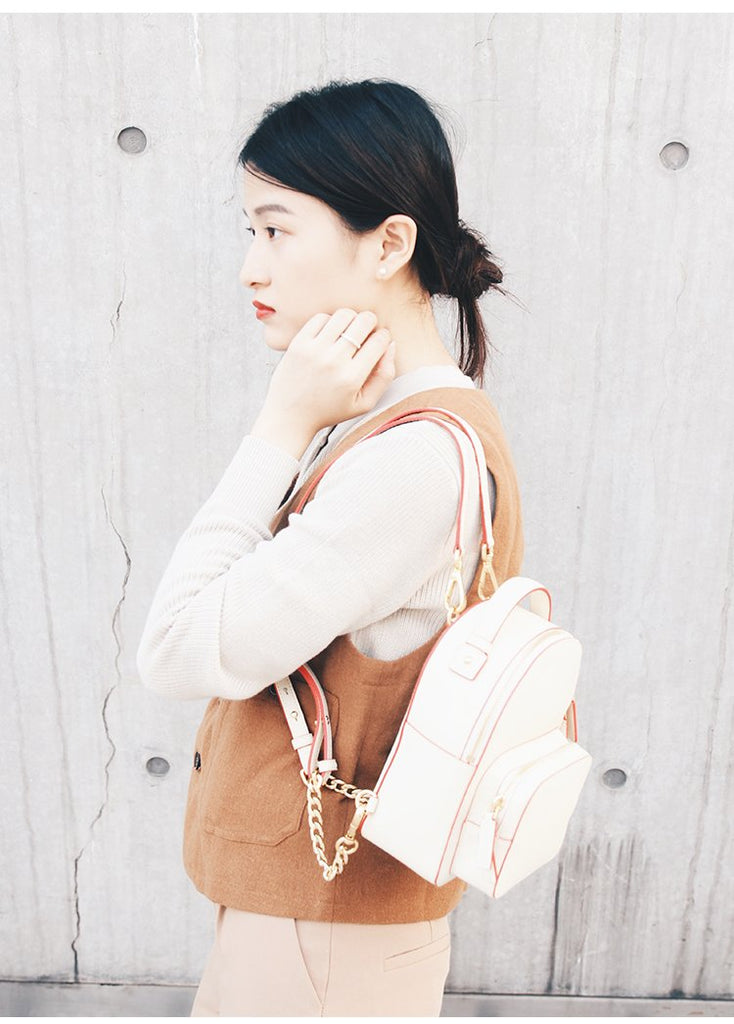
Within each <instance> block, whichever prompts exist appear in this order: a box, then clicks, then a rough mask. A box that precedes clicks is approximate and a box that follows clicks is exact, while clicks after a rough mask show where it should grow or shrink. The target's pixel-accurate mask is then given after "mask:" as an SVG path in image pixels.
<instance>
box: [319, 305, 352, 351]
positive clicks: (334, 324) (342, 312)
mask: <svg viewBox="0 0 734 1024" xmlns="http://www.w3.org/2000/svg"><path fill="white" fill-rule="evenodd" d="M356 316H357V312H356V310H354V309H337V310H336V312H335V313H333V314H332V315H331V317H330V318H329V321H328V323H326V324H324V326H323V327H322V328H321V330H320V331H319V333H318V336H317V340H318V341H321V342H323V343H324V344H325V345H333V344H334V342H335V341H336V339H337V338H338V337H339V335H340V334H341V333H342V332H343V331H345V330H346V329H347V327H349V325H350V324H351V323H352V321H353V320H354V319H355V317H356Z"/></svg>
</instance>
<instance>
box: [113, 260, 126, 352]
mask: <svg viewBox="0 0 734 1024" xmlns="http://www.w3.org/2000/svg"><path fill="white" fill-rule="evenodd" d="M126 286H127V277H126V275H125V264H124V263H123V264H122V295H121V296H120V301H119V302H118V303H117V309H116V310H115V312H114V313H113V314H112V316H111V317H110V327H111V328H112V342H111V343H110V347H112V345H114V343H115V341H116V339H117V325H118V324H119V322H120V310H121V309H122V304H123V302H124V301H125V288H126Z"/></svg>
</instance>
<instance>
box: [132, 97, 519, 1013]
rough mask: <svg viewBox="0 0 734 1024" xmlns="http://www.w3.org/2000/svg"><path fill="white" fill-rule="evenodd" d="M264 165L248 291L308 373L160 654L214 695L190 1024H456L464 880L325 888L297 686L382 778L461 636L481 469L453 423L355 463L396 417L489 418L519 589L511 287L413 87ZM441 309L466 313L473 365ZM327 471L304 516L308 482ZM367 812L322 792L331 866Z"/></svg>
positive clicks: (345, 746) (409, 434)
mask: <svg viewBox="0 0 734 1024" xmlns="http://www.w3.org/2000/svg"><path fill="white" fill-rule="evenodd" d="M239 164H240V165H241V167H242V184H243V201H244V212H245V215H246V217H247V218H248V221H249V225H250V232H251V234H252V241H251V243H250V247H249V249H248V251H247V254H246V257H245V261H244V264H243V266H242V270H241V272H240V279H241V282H242V284H243V285H244V286H245V287H246V288H249V289H251V290H252V295H253V305H254V307H255V315H256V316H257V318H258V320H259V321H260V322H261V324H262V326H263V331H264V341H265V344H267V345H268V346H269V347H270V348H271V349H274V350H276V351H280V352H283V353H284V354H283V357H282V359H281V360H280V362H279V363H278V366H277V368H276V369H275V371H274V373H273V375H272V378H271V381H270V385H269V390H268V392H267V397H266V399H265V403H264V405H263V407H262V409H261V410H260V412H259V415H258V416H257V417H256V418H255V420H254V423H253V425H252V427H251V429H250V431H249V433H248V434H247V435H246V436H245V437H244V438H243V439H242V442H241V444H240V446H239V448H238V450H237V452H236V453H235V455H234V458H233V459H232V461H231V463H230V464H229V466H228V467H227V469H226V471H225V473H224V475H223V477H222V479H221V481H220V482H219V484H218V485H217V487H216V488H215V490H214V492H213V494H212V495H211V497H210V498H209V499H208V501H207V502H206V503H205V504H204V506H203V507H202V508H201V509H200V511H199V512H198V513H197V514H196V515H195V517H194V519H193V520H192V522H191V524H190V525H189V527H188V529H187V530H186V531H185V533H184V535H183V536H182V538H181V539H180V541H179V542H178V545H177V546H176V549H175V551H174V553H173V556H172V558H171V561H170V564H169V565H168V567H167V569H166V571H165V573H164V576H163V578H162V580H161V582H160V584H159V587H158V590H157V592H156V595H155V598H154V601H153V604H152V607H151V610H150V613H149V616H148V621H147V623H146V626H145V631H144V634H143V637H142V640H141V643H140V647H139V651H138V659H137V660H138V667H139V670H140V674H141V678H142V680H143V682H144V684H145V685H147V686H149V687H151V688H152V689H154V690H156V691H158V692H159V693H162V694H168V695H170V696H172V697H176V698H182V699H187V698H202V697H209V698H211V699H210V701H209V704H208V706H207V709H206V713H205V715H204V719H203V721H202V723H201V726H200V728H199V730H198V733H197V736H196V741H195V745H194V750H193V763H192V770H191V780H190V786H189V797H188V804H187V808H186V822H185V836H184V863H185V866H186V870H187V872H188V874H189V876H190V877H191V879H192V880H193V882H194V884H195V885H196V887H197V888H198V889H199V890H200V891H201V892H203V893H204V894H205V895H206V896H207V897H208V898H209V899H210V900H212V902H213V903H215V904H216V905H217V907H218V911H217V921H216V938H215V942H214V946H213V948H212V951H211V954H210V956H209V959H208V961H207V964H206V968H205V971H204V976H203V978H202V981H201V984H200V986H199V990H198V993H197V997H196V1000H195V1003H194V1008H193V1011H192V1015H195V1016H199V1015H201V1016H203V1015H213V1016H216V1015H246V1016H255V1015H272V1016H288V1015H293V1016H339V1015H359V1016H389V1015H403V1016H406V1015H417V1016H438V1014H439V1012H440V1007H441V1000H442V994H443V987H444V982H445V980H446V976H447V973H448V969H449V954H450V934H449V927H448V919H447V915H448V913H449V911H450V910H452V909H453V908H454V907H455V906H456V904H457V903H458V901H459V899H460V897H461V894H462V892H463V890H464V885H463V883H462V882H460V881H459V880H455V881H453V882H449V883H448V884H447V885H445V886H441V887H440V888H439V887H436V886H433V885H431V884H430V883H428V882H425V881H424V880H423V879H421V878H419V877H418V876H417V875H416V874H414V873H413V872H412V871H410V870H409V869H408V868H406V867H404V866H403V865H401V864H400V863H398V861H397V860H395V859H394V858H392V857H390V856H388V855H387V854H386V853H384V852H383V851H381V850H380V849H378V848H377V847H376V846H374V845H373V844H370V843H369V842H368V841H367V840H366V839H362V840H361V841H360V842H359V848H358V849H357V850H356V851H355V852H354V853H353V854H352V856H351V858H350V860H349V862H348V863H347V864H346V865H345V866H344V869H343V871H342V872H341V873H337V874H336V877H334V878H333V879H332V880H329V881H327V880H325V877H324V874H323V873H322V870H321V868H320V867H319V866H318V864H317V862H316V859H315V856H314V851H313V848H312V847H313V843H312V836H311V835H310V833H309V825H308V820H307V816H306V814H305V803H306V800H305V789H304V785H303V781H302V779H301V777H300V774H299V772H300V763H299V759H298V756H297V754H296V751H295V750H294V749H293V746H292V744H291V734H290V732H289V730H288V727H287V724H286V721H285V718H284V715H283V710H282V708H281V707H280V704H279V701H278V699H277V697H276V694H275V692H274V688H273V686H272V684H274V683H275V682H278V681H280V680H283V679H287V678H288V677H289V676H291V679H292V682H293V685H294V688H295V689H296V690H297V692H298V693H299V696H300V698H301V700H302V703H303V704H304V709H305V710H306V713H307V718H308V717H309V699H310V697H309V693H308V690H307V688H306V687H305V686H304V685H303V683H302V681H301V680H300V678H299V677H298V674H297V670H298V668H299V667H300V666H302V665H303V664H304V663H305V662H307V661H308V663H309V666H310V667H311V668H312V669H313V671H314V672H315V673H316V675H317V677H318V678H319V680H320V681H321V683H322V685H323V687H324V689H325V691H326V693H327V697H328V701H329V709H330V714H331V720H332V727H333V733H334V744H335V750H334V756H335V758H336V759H337V762H338V765H339V771H338V776H339V778H341V779H344V781H346V782H349V783H354V784H355V785H358V786H360V787H370V786H372V785H374V783H375V781H376V779H377V776H378V774H379V771H380V769H381V768H382V765H383V763H384V761H385V758H386V756H387V753H388V751H389V750H390V747H391V745H392V741H393V739H394V737H395V735H396V732H397V729H398V726H399V723H400V720H401V718H402V716H403V714H404V712H405V709H406V707H407V704H408V701H409V699H410V693H411V690H412V687H413V684H414V682H415V680H416V678H417V676H418V674H419V672H420V668H421V666H422V664H423V662H424V661H425V659H426V657H427V656H428V654H429V652H430V649H431V647H432V646H433V643H434V642H435V640H436V638H437V637H438V635H439V634H440V633H441V632H442V630H443V628H444V626H445V625H446V604H445V596H446V593H447V585H448V583H449V579H450V575H451V571H452V568H453V566H454V534H455V524H456V518H457V512H458V505H459V488H460V458H459V453H458V452H457V450H456V447H455V445H454V442H453V440H452V439H451V437H450V436H449V435H448V434H447V433H446V432H445V431H444V430H443V429H442V428H441V427H440V426H438V425H437V424H435V423H431V422H428V421H425V420H423V421H415V422H407V423H402V424H399V425H398V426H394V427H391V428H390V429H387V430H384V431H383V432H382V433H380V434H378V435H376V436H374V437H370V438H368V439H366V440H365V441H363V442H362V443H360V444H357V441H358V440H359V439H360V438H361V437H363V436H364V435H365V434H367V433H369V432H371V430H372V429H373V428H374V427H376V426H378V425H380V424H381V423H384V422H386V421H388V420H389V419H390V418H391V417H392V416H394V415H395V414H396V413H399V412H403V411H406V410H409V409H415V408H421V407H425V406H440V407H441V408H445V409H449V410H450V411H452V412H453V413H456V414H458V415H460V416H462V417H463V418H464V419H465V420H467V421H468V422H470V423H471V425H472V426H473V427H474V429H475V430H476V432H477V434H478V435H479V437H480V439H481V441H482V445H483V447H484V450H485V455H486V463H487V472H488V482H489V484H490V494H491V497H492V513H493V531H494V536H495V559H494V570H495V575H496V577H497V581H498V583H501V582H502V580H503V579H505V578H507V576H509V575H516V574H517V573H518V572H519V570H520V563H521V559H522V550H523V539H522V523H521V512H520V499H519V491H518V486H517V480H516V477H515V472H514V467H513V463H512V457H511V454H510V451H509V448H508V446H507V442H506V439H505V437H504V433H503V429H502V425H501V422H500V419H499V416H498V415H497V412H496V410H495V408H494V406H493V404H492V403H491V402H490V400H489V398H488V397H487V395H486V394H485V393H484V392H483V391H482V390H481V382H482V379H483V370H484V364H485V356H486V345H487V341H486V338H485V332H484V329H483V326H482V320H481V316H480V312H479V308H478V305H477V299H478V297H479V296H480V295H481V294H482V293H483V292H485V291H486V290H487V289H488V288H489V287H497V285H498V284H499V282H500V281H501V280H502V274H501V272H500V270H499V269H498V267H497V266H496V264H495V263H494V262H493V259H492V258H491V253H490V252H489V250H488V249H487V247H486V246H485V244H484V243H483V241H482V240H481V238H480V236H478V235H477V234H475V233H474V232H473V231H471V230H470V229H469V228H467V227H466V226H465V225H464V224H463V222H462V221H461V220H460V219H459V213H458V199H457V190H456V179H455V172H454V165H453V161H452V157H451V153H450V150H449V147H448V144H447V141H446V138H445V135H444V132H443V130H442V128H441V126H440V124H439V121H438V120H437V118H436V116H435V114H434V113H433V111H432V110H431V108H430V106H429V105H428V103H427V102H426V101H425V100H424V99H423V98H422V97H421V96H420V95H419V94H418V93H416V92H415V91H414V90H412V89H410V88H408V87H407V86H404V85H400V84H398V83H396V82H390V81H377V80H369V81H364V82H353V83H331V84H330V85H328V86H326V87H325V88H322V89H318V90H311V91H307V92H302V93H299V94H298V95H296V96H294V97H293V98H292V99H290V100H289V101H288V102H286V103H282V104H279V105H275V106H273V107H271V108H269V109H268V110H267V111H266V113H265V116H264V117H263V119H262V121H261V122H260V124H259V125H258V127H257V128H256V129H255V131H254V132H253V133H252V135H251V136H250V137H249V139H248V140H247V142H246V144H245V145H244V148H243V149H242V152H241V153H240V157H239ZM434 295H446V296H452V297H454V298H455V299H456V300H457V312H458V323H459V362H458V364H457V361H456V360H455V359H454V358H453V357H452V355H451V353H450V351H449V349H448V348H447V347H446V345H445V343H444V338H443V337H442V335H441V332H440V331H439V329H438V327H437V325H436V321H435V318H434V314H433V308H432V304H431V297H432V296H434ZM477 384H479V385H480V386H479V387H478V386H477ZM469 451H470V449H468V450H467V451H466V452H465V453H464V454H465V457H466V458H469ZM337 456H339V457H338V459H337V458H336V457H337ZM334 459H336V461H334V462H333V465H332V461H333V460H334ZM326 466H329V469H328V472H326V473H325V474H324V475H323V478H321V479H320V480H319V483H318V486H317V487H316V488H315V489H314V490H312V491H311V492H310V493H308V494H307V497H306V501H305V504H304V503H303V502H301V501H300V499H301V498H302V497H303V496H304V495H306V493H307V492H306V491H305V485H306V482H307V481H308V480H310V479H313V476H314V474H317V475H318V474H319V473H321V471H322V470H323V469H324V468H325V467H326ZM465 501H466V503H467V507H468V509H469V513H470V514H469V516H468V518H467V521H466V530H467V534H466V548H465V556H466V560H465V562H464V564H463V566H460V567H459V569H460V575H461V579H462V583H463V586H464V587H465V589H466V592H467V594H468V601H469V604H472V603H474V601H475V600H477V599H478V598H477V582H478V578H479V572H480V569H481V565H480V561H479V552H480V509H479V496H478V487H477V482H476V479H474V480H472V475H471V473H469V474H468V477H467V481H466V491H465ZM299 502H300V507H299V508H298V509H296V506H297V505H299ZM310 707H311V709H312V707H313V705H312V704H311V705H310ZM420 781H421V780H420V779H416V786H417V787H419V786H420ZM353 811H354V805H353V804H352V803H351V801H349V800H348V799H346V798H345V797H344V796H342V795H340V794H339V793H337V792H333V791H330V790H329V791H324V792H323V818H324V833H325V841H326V851H327V854H328V856H329V857H331V853H329V851H332V850H333V848H334V840H335V839H336V838H337V837H338V836H341V835H343V834H344V830H345V828H346V825H347V824H348V822H349V820H350V818H351V816H352V813H353Z"/></svg>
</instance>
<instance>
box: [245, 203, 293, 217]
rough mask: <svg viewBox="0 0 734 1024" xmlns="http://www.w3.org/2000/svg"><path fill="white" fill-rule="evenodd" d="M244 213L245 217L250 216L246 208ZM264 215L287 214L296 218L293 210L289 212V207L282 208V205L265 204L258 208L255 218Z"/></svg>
mask: <svg viewBox="0 0 734 1024" xmlns="http://www.w3.org/2000/svg"><path fill="white" fill-rule="evenodd" d="M242 212H243V213H244V215H245V217H247V216H248V213H247V210H246V209H245V208H244V207H243V208H242ZM262 213H287V214H289V215H290V216H291V217H293V216H295V214H294V213H293V211H292V210H289V209H288V208H287V207H285V206H282V205H281V204H280V203H264V204H263V205H262V206H258V208H257V209H256V210H255V216H256V217H259V216H260V214H262Z"/></svg>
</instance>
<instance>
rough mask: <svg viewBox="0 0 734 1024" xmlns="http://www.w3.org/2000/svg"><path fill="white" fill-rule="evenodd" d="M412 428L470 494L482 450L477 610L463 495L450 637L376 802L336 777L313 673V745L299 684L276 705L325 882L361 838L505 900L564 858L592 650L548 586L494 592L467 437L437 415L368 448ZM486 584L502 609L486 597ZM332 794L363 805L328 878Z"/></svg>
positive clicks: (455, 420) (400, 737)
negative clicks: (326, 794) (466, 553)
mask: <svg viewBox="0 0 734 1024" xmlns="http://www.w3.org/2000/svg"><path fill="white" fill-rule="evenodd" d="M415 419H429V420H432V421H433V422H434V423H438V424H440V425H441V426H442V427H444V428H445V429H446V430H448V431H450V432H451V433H452V434H453V435H454V440H455V442H456V445H457V448H458V450H459V454H460V456H461V471H462V484H463V477H464V474H465V471H466V467H465V464H464V457H463V452H462V444H461V443H460V437H459V433H458V432H461V433H463V434H464V435H465V436H466V437H468V439H469V440H470V442H471V445H472V448H473V462H474V466H475V468H476V470H477V472H478V475H479V488H480V490H479V493H480V498H481V506H482V507H481V512H482V528H483V544H482V549H481V557H482V562H483V566H482V574H481V577H480V582H479V597H480V600H479V602H478V603H476V604H474V605H472V606H471V607H470V608H466V597H465V594H464V589H463V581H462V575H461V566H462V561H461V559H462V546H461V537H462V532H463V525H464V507H463V495H464V487H463V485H462V488H461V495H462V498H461V501H460V506H459V513H458V520H457V534H456V537H457V542H456V551H455V562H454V568H453V571H452V573H451V579H450V582H449V587H448V590H447V594H446V608H447V613H448V614H447V622H448V624H449V628H448V629H446V630H444V632H443V633H442V634H441V636H440V637H439V638H438V640H437V641H436V643H435V645H434V647H433V648H432V649H431V651H430V653H429V655H428V657H427V658H426V661H425V663H424V665H423V668H422V670H421V673H420V675H419V677H418V680H417V682H416V684H415V688H414V690H413V695H412V697H411V701H410V704H409V706H408V709H407V711H406V713H405V716H404V718H403V721H402V724H401V726H400V729H399V730H398V734H397V736H396V737H395V742H394V743H393V747H392V750H391V752H390V754H389V756H388V758H387V761H386V762H385V765H384V768H383V769H382V772H381V773H380V777H379V779H378V780H377V783H376V784H375V787H374V789H373V790H360V789H357V788H356V787H354V786H352V785H349V784H348V783H346V782H342V781H341V780H340V779H337V778H336V777H335V776H334V772H335V771H336V769H337V763H336V761H335V759H334V756H333V755H334V751H333V744H332V738H331V729H330V724H329V715H328V708H327V705H326V698H325V696H324V692H323V690H322V688H321V685H320V683H319V681H318V679H317V678H316V676H315V674H314V672H313V670H312V669H311V667H310V666H309V665H308V663H306V664H305V665H302V666H301V667H300V669H298V674H299V675H300V676H301V677H302V678H303V679H304V680H305V681H306V683H307V684H308V686H309V688H310V690H311V692H312V694H313V696H314V700H315V705H316V709H317V720H316V727H315V731H314V733H313V734H312V733H311V732H310V730H309V728H308V725H307V724H306V721H305V718H304V716H303V713H302V711H301V708H300V704H299V702H298V699H297V697H296V695H295V691H294V688H293V686H292V684H291V682H290V679H284V680H281V681H280V682H279V683H276V692H277V694H278V696H279V698H280V701H281V704H282V706H283V710H284V712H285V717H286V721H287V722H288V725H289V728H290V730H291V733H292V737H293V739H292V744H293V747H294V749H295V750H296V751H297V753H298V756H299V758H300V760H301V765H302V770H301V776H302V778H303V781H304V783H305V784H306V787H307V802H308V816H309V827H310V832H311V840H312V844H313V847H314V853H315V855H316V859H317V861H318V863H319V864H320V866H321V867H322V870H323V874H324V878H325V879H326V880H327V881H329V880H331V879H333V878H334V877H336V875H337V874H340V873H341V872H342V871H343V870H344V867H345V865H346V863H347V861H348V859H349V857H350V856H351V855H352V854H353V853H354V851H355V850H356V849H357V847H358V845H359V840H358V839H357V833H358V832H361V835H362V836H364V838H365V839H368V840H369V841H370V842H371V843H374V844H375V845H377V846H379V847H380V848H381V849H383V850H385V851H386V852H387V853H389V854H391V855H392V856H393V857H395V858H397V860H399V861H401V862H402V863H403V864H405V865H407V866H408V867H409V868H411V869H412V870H413V871H415V872H416V873H417V874H418V875H420V876H421V877H422V878H424V879H426V880H427V881H429V882H432V883H434V884H435V885H443V884H444V883H446V882H449V881H450V880H451V879H453V878H456V877H458V878H461V879H463V880H464V881H465V882H467V883H468V884H469V885H472V886H475V887H476V888H478V889H481V890H482V892H484V893H486V894H487V895H489V896H491V897H494V898H498V897H500V896H502V895H504V893H506V892H507V891H508V890H509V889H511V888H512V887H513V886H514V885H516V884H517V883H518V882H519V881H521V880H522V879H523V878H526V877H527V876H528V875H529V874H531V873H532V872H533V871H535V870H536V869H537V868H539V867H541V866H542V865H543V864H546V863H547V862H548V861H550V860H551V859H552V858H553V857H554V856H556V854H557V853H558V851H559V850H560V847H561V845H562V843H563V840H564V838H565V835H566V831H567V828H568V822H569V819H570V817H571V815H572V813H573V811H574V809H575V807H576V805H577V803H578V799H579V796H580V794H581V790H582V788H583V785H584V782H585V780H586V777H587V775H588V773H589V770H590V768H591V763H592V759H591V756H590V754H589V753H588V752H587V751H585V750H584V749H583V748H582V747H581V746H579V744H578V743H577V742H576V740H577V725H576V705H575V702H574V701H573V699H572V698H573V694H574V692H575V689H576V683H577V679H578V674H579V665H580V661H581V644H580V643H579V641H578V640H577V639H576V638H575V637H574V636H572V635H571V634H570V633H569V632H568V631H567V630H565V629H563V628H562V627H560V626H557V625H556V624H555V623H553V622H552V621H551V618H550V615H551V597H550V593H549V591H548V589H547V588H546V587H544V586H543V585H542V584H540V583H538V582H536V581H535V580H533V579H529V578H527V577H525V576H515V577H511V578H509V579H507V580H505V582H504V583H502V584H501V585H500V586H498V585H497V581H496V578H495V575H494V571H493V569H492V553H493V548H494V542H493V538H492V522H491V508H490V502H489V495H488V489H487V477H486V462H485V456H484V451H483V448H482V443H481V441H480V440H479V437H478V436H477V434H476V431H475V430H474V429H473V427H471V425H470V424H468V423H467V422H466V421H465V420H463V419H462V418H461V417H459V416H456V415H455V414H454V413H452V412H450V411H449V410H447V409H442V408H440V407H434V406H428V407H424V408H421V409H417V410H413V411H410V412H407V413H404V414H402V415H399V416H396V417H394V418H393V419H391V420H388V421H387V422H386V423H383V424H382V425H381V426H380V427H378V428H376V429H375V430H374V431H372V432H371V433H369V434H367V435H365V437H363V438H361V439H360V441H358V442H357V444H359V443H361V441H363V440H366V439H367V438H369V437H373V436H375V435H376V434H378V433H380V432H381V431H383V430H387V429H390V428H391V427H393V426H396V425H398V424H399V423H404V422H408V421H410V420H415ZM472 471H473V470H472ZM487 578H489V579H490V580H491V581H492V584H493V587H494V590H493V592H492V593H491V595H489V594H486V593H485V590H484V587H485V586H486V585H487ZM525 601H528V602H529V608H524V607H523V602H525ZM322 786H326V787H327V788H330V789H334V790H336V791H337V792H339V793H341V794H342V795H344V796H347V797H350V798H352V799H354V800H355V803H356V811H355V815H354V818H353V819H352V822H351V825H350V827H349V829H348V830H347V833H346V835H344V836H342V837H341V838H340V839H338V840H337V843H336V854H335V858H334V861H333V862H332V863H331V864H329V862H328V860H327V858H326V851H325V849H324V842H323V828H322V821H321V799H320V790H321V788H322Z"/></svg>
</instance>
